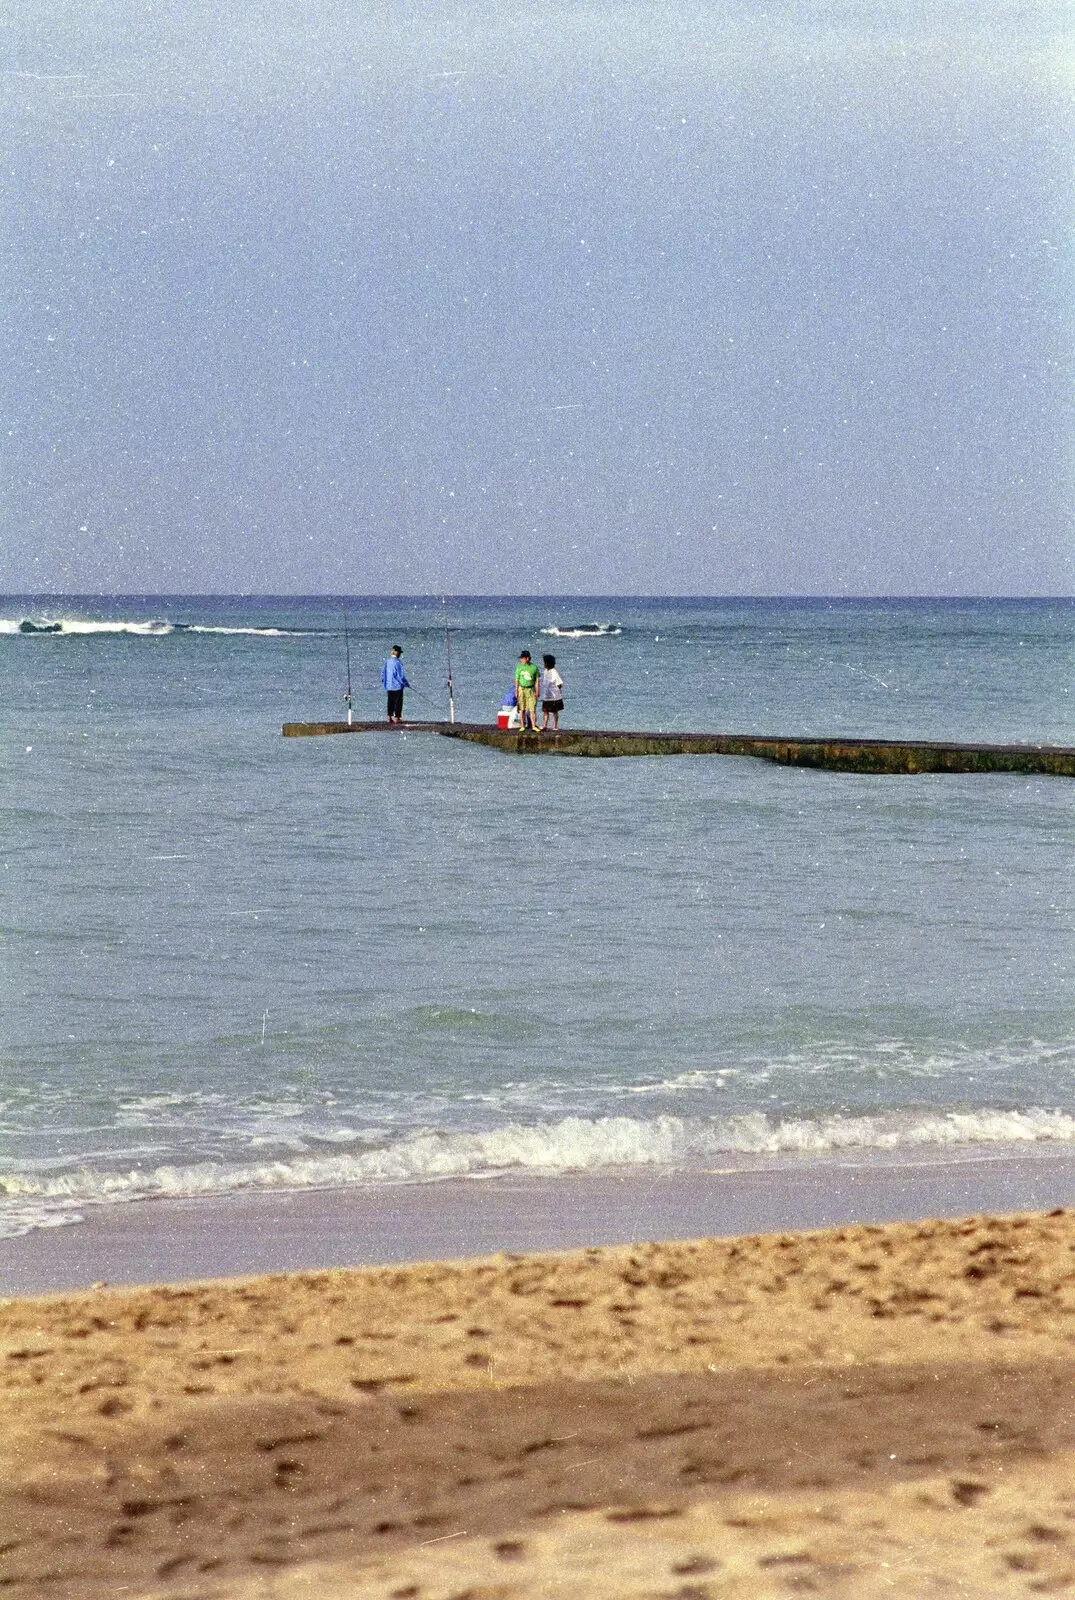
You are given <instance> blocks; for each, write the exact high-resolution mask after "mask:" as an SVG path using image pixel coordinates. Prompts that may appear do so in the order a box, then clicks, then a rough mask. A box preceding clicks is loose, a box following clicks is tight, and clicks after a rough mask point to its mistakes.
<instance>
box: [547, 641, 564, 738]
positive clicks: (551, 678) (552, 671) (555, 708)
mask: <svg viewBox="0 0 1075 1600" xmlns="http://www.w3.org/2000/svg"><path fill="white" fill-rule="evenodd" d="M541 661H542V667H543V671H542V674H541V731H542V733H544V732H545V730H546V728H547V727H548V726H549V718H550V717H551V718H552V726H553V732H556V731H557V729H558V728H559V726H560V713H561V711H562V710H563V709H564V680H563V678H561V676H560V674H559V673H558V672H557V670H556V657H555V656H542V658H541Z"/></svg>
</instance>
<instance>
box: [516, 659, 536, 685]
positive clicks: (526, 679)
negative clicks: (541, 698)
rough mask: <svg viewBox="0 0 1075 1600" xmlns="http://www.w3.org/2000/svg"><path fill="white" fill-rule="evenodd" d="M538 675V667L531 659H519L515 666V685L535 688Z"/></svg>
mask: <svg viewBox="0 0 1075 1600" xmlns="http://www.w3.org/2000/svg"><path fill="white" fill-rule="evenodd" d="M540 676H541V669H540V667H535V665H534V663H533V662H532V661H520V662H519V665H518V666H517V667H516V668H515V687H516V688H517V689H536V688H537V681H538V679H539V678H540Z"/></svg>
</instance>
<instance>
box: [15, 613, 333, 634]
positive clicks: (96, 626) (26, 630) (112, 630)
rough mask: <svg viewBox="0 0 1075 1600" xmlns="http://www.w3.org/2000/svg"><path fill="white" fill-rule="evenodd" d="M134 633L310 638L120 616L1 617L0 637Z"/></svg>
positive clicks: (276, 631) (289, 631) (286, 631)
mask: <svg viewBox="0 0 1075 1600" xmlns="http://www.w3.org/2000/svg"><path fill="white" fill-rule="evenodd" d="M97 633H103V634H117V633H125V634H132V635H134V636H135V637H136V638H143V639H160V638H165V637H166V636H167V635H168V634H170V633H220V634H227V635H242V636H245V637H248V638H252V639H306V638H310V637H312V634H311V630H310V629H308V628H225V627H217V626H215V625H212V626H211V625H210V624H208V623H201V622H169V621H168V620H167V618H160V619H154V618H148V619H145V620H142V619H139V618H127V617H119V618H116V619H114V620H111V621H109V620H100V619H98V620H92V621H91V620H87V619H86V618H84V617H0V635H2V634H7V635H9V636H13V635H18V634H25V635H28V636H29V637H30V638H34V637H41V636H42V635H43V636H45V637H49V638H55V637H62V636H64V635H79V636H86V635H91V634H97Z"/></svg>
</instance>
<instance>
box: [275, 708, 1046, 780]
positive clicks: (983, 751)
mask: <svg viewBox="0 0 1075 1600" xmlns="http://www.w3.org/2000/svg"><path fill="white" fill-rule="evenodd" d="M403 726H404V728H405V729H409V730H410V731H411V732H412V733H435V734H438V735H439V736H440V737H441V738H444V739H460V740H463V741H464V742H465V743H468V744H481V745H486V746H487V747H488V748H489V749H492V750H501V751H503V752H504V753H505V754H509V755H535V756H537V755H550V756H590V757H609V756H694V755H698V756H755V757H757V758H758V759H760V760H762V761H775V762H777V763H778V764H779V765H781V766H788V767H816V768H822V769H824V770H826V771H829V772H862V773H870V774H875V775H878V776H883V775H885V774H890V775H893V776H898V775H914V774H918V773H925V772H1021V773H1034V774H1038V775H1040V776H1043V777H1054V778H1075V747H1071V746H1066V745H1037V744H1035V745H1031V744H956V743H941V742H939V741H933V740H929V741H927V740H914V739H846V738H828V737H820V738H782V737H778V736H775V735H772V734H743V733H660V732H656V733H644V732H643V733H639V732H624V731H612V730H605V729H561V730H560V731H559V732H558V733H551V732H550V733H533V732H530V731H528V732H526V733H521V732H517V731H515V730H513V729H502V728H491V727H488V726H487V725H486V724H485V723H476V722H409V723H404V724H403ZM384 731H385V724H384V723H383V722H350V721H348V722H285V723H284V725H283V728H282V730H281V732H282V734H283V736H284V738H285V739H303V738H311V737H317V736H319V735H322V734H333V733H383V732H384Z"/></svg>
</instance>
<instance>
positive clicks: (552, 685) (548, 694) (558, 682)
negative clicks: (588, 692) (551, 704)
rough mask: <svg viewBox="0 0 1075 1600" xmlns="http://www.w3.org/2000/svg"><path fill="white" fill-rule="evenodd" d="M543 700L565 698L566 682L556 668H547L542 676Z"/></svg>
mask: <svg viewBox="0 0 1075 1600" xmlns="http://www.w3.org/2000/svg"><path fill="white" fill-rule="evenodd" d="M541 698H542V699H543V700H562V699H563V698H564V680H563V678H561V676H560V674H559V673H558V672H557V670H556V668H555V667H546V668H545V670H544V672H543V673H542V674H541Z"/></svg>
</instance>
